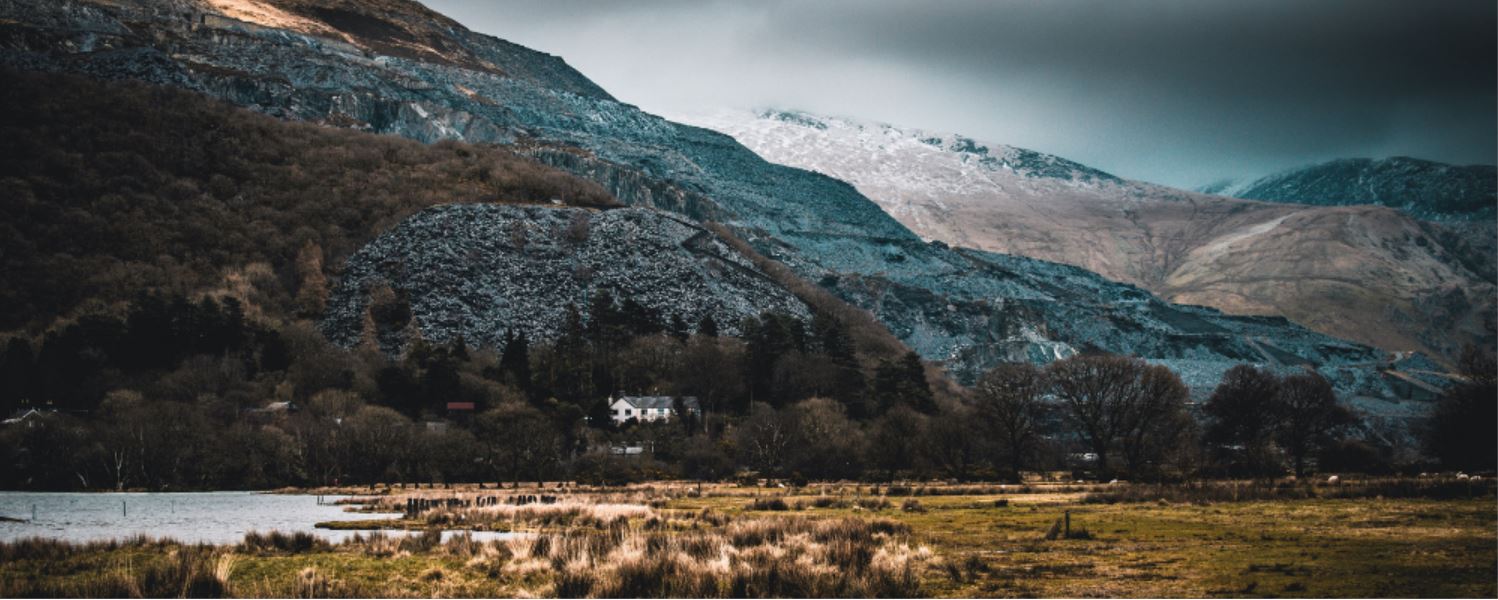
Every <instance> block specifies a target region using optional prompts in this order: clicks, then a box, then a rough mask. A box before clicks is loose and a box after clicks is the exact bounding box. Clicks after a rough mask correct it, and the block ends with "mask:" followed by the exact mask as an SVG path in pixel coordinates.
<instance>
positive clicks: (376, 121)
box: [0, 0, 1423, 416]
mask: <svg viewBox="0 0 1498 600" xmlns="http://www.w3.org/2000/svg"><path fill="white" fill-rule="evenodd" d="M328 7H331V8H332V9H334V10H336V11H338V12H332V13H330V12H328V11H327V10H324V9H327V8H328ZM0 40H3V42H4V43H3V44H0V48H3V50H0V65H3V66H5V67H8V68H12V69H18V70H26V71H56V72H68V73H77V74H83V75H87V76H90V77H96V78H104V79H133V80H140V81H145V82H148V83H153V84H157V85H165V86H171V87H177V88H184V89H188V90H193V91H197V92H201V93H204V94H206V95H208V96H211V97H215V98H219V99H221V100H224V101H227V102H230V103H233V104H237V105H240V106H244V107H248V108H251V109H253V110H256V111H260V112H263V113H267V114H270V115H274V116H277V117H281V118H284V119H290V120H302V121H310V122H314V123H321V124H325V125H330V126H337V127H346V128H353V129H358V130H363V131H370V132H377V133H388V134H395V135H399V136H403V137H408V138H412V139H415V140H418V141H424V142H432V141H438V140H463V141H467V142H471V143H479V144H497V145H502V146H506V147H508V148H511V149H513V151H515V152H517V153H521V154H523V155H525V156H528V157H531V158H534V159H536V160H539V161H541V162H543V163H546V164H548V165H550V166H553V167H556V168H559V169H562V170H564V171H567V172H569V173H572V174H574V175H577V176H581V177H583V178H585V179H589V180H591V181H594V182H597V183H598V184H600V185H602V186H603V187H604V188H606V189H607V190H608V191H609V192H610V193H612V194H613V196H614V197H616V198H617V199H618V200H620V201H622V202H624V203H625V204H628V205H631V206H634V207H641V208H653V209H657V210H664V211H669V212H673V213H677V214H678V215H681V216H683V217H685V218H687V219H689V220H691V221H694V222H697V223H702V224H704V225H706V226H707V227H708V228H709V229H713V230H714V231H717V230H718V229H720V228H721V230H722V232H723V236H720V238H722V239H723V240H724V241H725V243H730V244H734V245H735V246H736V247H737V246H738V245H742V246H743V247H744V248H745V251H744V252H740V254H743V255H745V256H746V257H748V256H749V255H748V254H747V253H748V252H752V253H754V254H756V255H759V256H754V257H750V258H753V259H755V260H756V261H760V262H764V263H765V264H772V263H774V264H777V265H781V266H783V268H785V269H788V270H789V271H790V272H791V273H793V274H794V275H795V276H798V277H799V278H800V279H802V280H805V281H808V282H812V283H814V284H816V285H817V286H819V287H820V288H821V290H823V291H824V292H827V293H830V294H832V295H835V296H837V297H839V298H841V299H843V300H845V301H847V302H849V303H851V304H853V305H855V306H857V307H860V308H862V309H864V310H867V311H869V312H870V313H871V314H872V315H873V316H874V317H876V318H877V319H878V320H879V321H880V322H882V323H883V324H884V325H885V326H886V327H888V329H889V330H890V331H891V332H892V333H894V334H895V336H897V337H898V338H899V339H900V340H902V341H903V342H904V343H905V344H907V345H909V346H910V347H911V348H912V349H914V350H916V351H917V352H919V353H920V354H921V355H922V356H924V357H926V358H928V359H931V360H934V361H939V362H941V363H942V364H944V365H945V366H946V367H947V368H948V369H949V371H950V372H951V373H953V374H954V375H956V376H957V377H958V378H959V379H962V380H964V381H971V380H972V379H973V378H974V377H975V376H976V375H977V373H979V372H981V371H982V370H983V369H985V368H987V367H989V366H991V365H993V364H995V363H997V362H999V361H1002V360H1015V359H1029V360H1036V361H1044V360H1049V359H1052V358H1055V357H1057V356H1065V355H1069V354H1071V353H1077V352H1099V351H1102V352H1123V353H1134V354H1138V355H1140V356H1142V357H1145V358H1147V359H1150V360H1153V361H1157V362H1163V363H1167V364H1172V365H1173V366H1176V367H1177V368H1178V369H1180V370H1182V371H1183V374H1184V375H1185V376H1186V377H1187V379H1188V381H1189V383H1190V384H1191V385H1192V386H1193V387H1194V388H1195V389H1196V390H1198V392H1200V391H1201V390H1204V389H1210V387H1211V386H1212V385H1214V384H1215V383H1216V381H1217V378H1218V377H1219V376H1220V374H1221V373H1222V372H1223V370H1225V369H1226V368H1227V367H1228V366H1230V365H1232V364H1236V363H1240V362H1261V363H1267V364H1271V365H1277V366H1281V367H1284V368H1301V367H1311V368H1316V369H1318V370H1320V371H1321V372H1323V373H1325V374H1327V375H1328V376H1329V377H1330V378H1331V379H1333V380H1334V381H1335V382H1336V383H1337V385H1338V389H1339V390H1341V391H1342V392H1343V395H1344V397H1345V398H1348V399H1349V400H1350V401H1353V402H1355V403H1358V404H1359V405H1360V406H1364V407H1365V411H1366V412H1367V413H1369V414H1372V415H1387V416H1408V415H1411V414H1418V413H1419V412H1420V411H1421V410H1423V409H1422V408H1421V407H1422V406H1423V404H1422V403H1409V402H1403V401H1401V398H1403V397H1406V396H1407V393H1406V392H1405V391H1402V390H1406V389H1407V387H1408V384H1407V383H1405V379H1403V375H1400V376H1395V375H1394V374H1393V372H1394V371H1396V370H1397V369H1400V368H1402V367H1403V366H1404V365H1405V364H1406V363H1403V362H1388V357H1387V356H1386V355H1385V354H1384V353H1383V352H1380V351H1378V350H1376V349H1373V348H1370V347H1367V346H1363V345H1360V344H1356V343H1350V342H1346V341H1343V340H1340V339H1336V338H1334V337H1330V336H1326V335H1322V334H1318V333H1315V332H1312V331H1309V330H1306V329H1304V328H1302V327H1299V326H1297V325H1294V324H1292V323H1290V322H1287V321H1284V320H1283V319H1276V318H1262V317H1234V316H1228V315H1224V314H1221V313H1219V312H1217V311H1215V310H1212V309H1208V308H1201V307H1192V306H1179V305H1172V304H1169V303H1167V302H1165V301H1162V300H1161V299H1159V298H1157V297H1155V296H1153V295H1151V294H1150V293H1148V292H1146V291H1145V290H1142V289H1140V288H1138V287H1135V286H1132V285H1127V284H1119V283H1115V282H1112V281H1109V280H1107V279H1104V278H1102V277H1099V276H1097V275H1095V274H1093V273H1089V272H1087V271H1084V270H1082V269H1078V268H1075V267H1068V266H1064V265H1059V264H1054V263H1050V262H1045V261H1040V260H1034V259H1028V258H1022V257H1016V256H1006V255H1002V254H995V253H992V252H985V251H980V250H966V249H954V248H951V247H949V246H948V245H947V244H943V243H937V242H929V243H928V242H927V241H926V240H923V239H921V237H919V236H917V235H916V234H915V233H913V232H911V230H910V229H908V228H907V227H906V226H905V225H902V224H901V223H900V222H899V221H897V220H895V219H893V218H891V217H890V216H889V215H888V214H886V213H885V212H884V211H883V210H882V209H881V208H880V207H879V205H877V204H875V203H874V202H872V201H870V200H869V199H868V198H867V197H866V196H864V195H863V194H862V193H860V192H859V191H858V190H857V189H855V188H854V187H853V186H852V185H849V184H848V183H845V182H843V181H839V180H837V179H834V178H832V177H828V176H826V175H821V174H817V173H812V172H809V171H805V170H802V169H798V168H794V167H788V166H782V165H777V164H774V163H771V162H768V161H766V160H765V159H763V158H761V157H760V156H758V155H756V154H755V153H754V152H752V151H751V150H750V149H748V148H746V147H744V146H743V145H741V144H740V143H738V142H737V141H735V140H734V139H733V138H731V137H729V136H727V135H723V134H721V133H717V132H714V131H710V130H707V129H703V128H699V127H692V126H687V125H682V124H678V123H673V122H671V121H667V120H665V119H662V118H660V117H657V116H654V115H650V114H647V113H645V112H643V111H640V110H639V109H638V108H636V107H633V106H630V105H628V104H624V103H621V102H618V101H617V100H615V99H613V98H611V97H609V96H608V95H607V94H606V93H603V92H602V91H601V90H597V88H596V86H594V85H592V84H591V83H587V79H586V78H585V77H584V76H582V75H581V74H579V73H577V72H575V71H573V70H571V69H570V68H568V67H566V66H565V63H563V62H562V61H561V60H560V59H557V58H555V57H550V56H548V55H545V54H543V53H540V52H535V51H531V50H528V49H524V48H520V47H518V46H515V45H513V44H509V43H508V42H504V41H502V40H498V39H495V38H492V37H489V36H484V35H480V34H476V33H473V32H471V31H468V30H466V29H463V28H462V27H461V26H458V25H456V24H453V23H451V22H450V21H447V20H443V19H438V18H436V17H433V16H432V15H431V13H430V12H429V11H427V10H426V9H425V8H424V7H421V6H419V5H417V4H415V3H411V2H400V1H394V0H388V1H381V2H354V1H352V0H348V1H335V2H318V3H307V2H299V1H293V0H274V1H269V0H259V1H257V0H235V1H233V2H229V1H227V0H213V1H212V2H192V1H188V0H111V1H108V2H105V1H102V0H100V1H98V2H89V1H84V0H70V1H61V2H47V3H40V4H38V3H30V2H16V1H15V0H0ZM1052 166H1053V167H1054V169H1055V170H1056V171H1057V172H1059V171H1061V170H1067V169H1071V167H1067V166H1064V165H1061V166H1057V165H1052ZM1034 168H1036V169H1041V168H1042V165H1040V164H1039V163H1035V164H1034ZM1091 177H1092V178H1093V180H1096V181H1097V182H1098V183H1097V185H1104V184H1108V185H1111V184H1112V183H1111V181H1103V175H1101V174H1095V175H1092V176H1091ZM1182 194H1183V195H1184V196H1190V195H1189V194H1185V193H1182ZM346 202H348V203H350V210H352V211H355V212H357V210H358V205H359V202H360V199H359V198H357V197H351V198H347V199H346ZM1383 210H1385V212H1389V213H1392V211H1388V210H1387V209H1383ZM444 214H448V213H445V212H441V211H439V212H436V213H418V214H416V215H415V216H412V217H409V219H410V220H408V221H407V222H405V223H404V224H402V225H397V226H395V227H394V228H393V229H391V230H389V231H390V232H392V233H391V235H394V236H396V237H394V238H384V241H379V240H377V241H375V242H374V245H372V246H369V247H368V248H364V249H361V250H359V251H356V252H355V257H354V258H351V259H350V261H349V262H348V263H346V264H345V265H343V271H342V272H341V273H338V275H339V276H340V277H341V278H344V279H349V280H350V281H357V280H358V279H359V278H360V277H362V276H363V275H361V274H364V273H369V272H371V271H379V272H380V273H381V275H380V277H381V278H382V279H384V280H385V281H386V282H387V283H389V284H390V287H391V288H392V289H391V290H390V292H391V293H393V294H395V295H397V296H400V295H405V296H406V297H409V298H415V299H416V300H415V301H413V302H412V305H413V314H412V316H411V322H412V323H413V324H414V326H415V328H416V329H417V330H418V332H419V333H420V334H422V335H423V336H431V338H432V339H434V340H441V339H442V337H441V336H449V335H462V336H464V338H465V339H484V338H485V336H492V335H493V334H494V331H495V328H496V327H498V326H500V323H499V321H500V320H506V319H508V317H506V316H505V314H506V313H503V312H490V309H489V308H487V307H486V306H484V305H485V304H492V303H496V302H498V301H499V300H500V299H499V298H495V297H493V296H488V295H485V294H484V293H481V292H484V291H485V290H486V289H491V288H492V289H495V290H499V289H506V288H499V287H497V286H498V282H495V286H484V285H482V282H479V283H473V282H469V280H468V279H467V278H466V277H467V275H469V274H472V273H473V272H474V269H477V268H481V267H479V266H477V265H475V264H474V263H473V260H474V259H472V258H470V257H474V256H477V257H486V256H494V252H496V251H497V250H496V249H495V248H497V247H492V246H485V244H488V243H490V242H488V241H486V240H487V238H486V237H484V236H483V235H478V234H474V235H470V234H468V233H464V234H461V235H455V237H454V238H453V239H452V240H450V241H451V242H452V243H451V244H446V241H444V242H443V245H441V246H439V247H438V248H428V247H427V245H428V244H427V242H431V243H433V244H435V243H437V242H438V240H439V238H442V237H443V235H445V232H446V231H447V230H444V229H441V228H440V227H439V228H437V229H431V228H430V227H431V225H432V223H433V222H434V221H433V220H440V219H438V217H440V216H441V215H444ZM433 215H437V216H433ZM506 218H509V217H505V216H504V215H500V216H499V217H497V219H499V220H503V219H506ZM536 218H540V217H539V216H538V217H536ZM481 222H488V217H485V218H484V219H482V220H481ZM663 225H665V224H663ZM454 226H456V224H454ZM476 226H483V227H489V225H476ZM666 226H668V227H673V228H674V227H675V226H669V225H666ZM668 237H669V236H668ZM406 239H409V240H412V241H409V242H408V241H401V240H406ZM672 239H674V238H672ZM672 253H673V255H675V254H676V253H677V251H676V250H672ZM387 255H388V256H389V257H390V258H391V259H392V260H394V261H401V260H411V261H412V264H420V265H421V267H422V269H423V271H424V272H422V273H412V272H410V271H407V272H406V273H405V274H404V275H402V274H401V273H400V272H399V271H389V270H388V269H390V268H393V267H385V266H379V265H376V264H374V263H365V262H363V261H364V260H365V259H364V258H360V257H369V256H376V257H378V256H387ZM642 260H643V261H645V262H642V263H640V264H638V265H637V266H636V267H634V268H636V269H639V270H648V269H651V268H655V267H654V265H653V263H651V262H650V260H651V259H650V256H648V255H642ZM673 260H681V261H687V260H688V257H687V256H685V255H681V256H678V257H677V258H676V259H673ZM681 264H682V266H683V268H685V266H686V263H685V262H683V263H681ZM756 264H758V263H756ZM548 268H550V267H548ZM776 268H777V269H778V268H781V267H779V266H777V267H776ZM425 271H430V272H431V273H427V272H425ZM386 273H388V275H386ZM439 276H440V281H442V282H449V283H451V284H452V285H454V286H456V287H455V288H454V289H453V290H447V289H442V288H439V287H435V284H434V283H433V281H434V279H433V278H438V277H439ZM338 285H339V286H343V285H344V282H343V281H341V280H340V281H339V282H338ZM703 285H706V284H705V283H704V284H703ZM470 286H472V287H470ZM620 286H621V288H622V289H623V291H626V292H636V291H638V290H633V289H630V288H628V287H626V286H625V284H624V283H620ZM358 287H359V286H355V287H354V288H353V289H354V290H355V291H354V292H353V293H354V294H356V295H357V293H360V292H361V291H362V292H363V293H369V294H373V293H375V292H378V291H380V290H379V289H378V288H379V287H380V286H378V285H376V286H370V287H374V288H376V289H374V290H370V289H364V290H359V289H358ZM338 289H344V290H347V289H349V288H347V287H343V288H338ZM339 293H340V294H344V293H348V292H346V291H344V292H339ZM449 293H450V295H449ZM518 293H522V294H523V293H528V292H526V291H524V290H523V289H522V290H520V291H519V292H518ZM439 295H440V296H439ZM567 295H570V294H567ZM423 297H427V298H428V299H429V300H430V301H427V300H422V299H421V298H423ZM371 299H373V298H371ZM371 299H365V300H362V301H363V302H368V301H370V300H371ZM502 299H503V300H505V301H509V300H512V298H509V297H504V298H502ZM359 302H361V300H359V299H358V298H357V297H355V298H354V299H352V300H349V299H346V298H344V297H343V296H339V299H338V300H336V301H334V302H333V303H332V305H333V306H334V307H335V309H334V312H333V313H331V314H328V315H325V319H324V321H323V326H324V328H325V330H326V331H329V336H330V337H332V338H334V339H340V340H344V341H346V342H352V340H353V339H355V338H356V337H358V336H362V335H363V329H362V328H361V331H360V333H358V334H355V333H354V332H353V327H354V325H353V324H352V322H351V321H350V320H348V319H346V318H344V317H343V316H340V315H341V314H342V313H341V311H342V309H340V308H336V307H340V306H345V305H346V303H351V304H347V305H357V304H358V303H359ZM443 303H457V304H461V305H462V306H460V307H449V306H446V305H445V304H443ZM520 324H525V322H523V321H521V322H515V321H507V322H506V323H504V325H505V326H514V325H520ZM536 326H537V327H544V325H540V324H537V325H536ZM528 333H531V332H528ZM534 333H536V334H538V335H539V334H542V333H544V331H536V332H534ZM1386 371H1388V372H1386ZM1410 376H1411V377H1413V375H1410Z"/></svg>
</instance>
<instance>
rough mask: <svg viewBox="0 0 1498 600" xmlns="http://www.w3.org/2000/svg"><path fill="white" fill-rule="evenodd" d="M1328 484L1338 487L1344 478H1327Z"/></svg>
mask: <svg viewBox="0 0 1498 600" xmlns="http://www.w3.org/2000/svg"><path fill="white" fill-rule="evenodd" d="M1326 482H1327V483H1328V484H1331V485H1338V484H1341V483H1342V478H1341V477H1338V476H1336V475H1332V476H1331V477H1327V478H1326Z"/></svg>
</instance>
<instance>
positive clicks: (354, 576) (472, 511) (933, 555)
mask: <svg viewBox="0 0 1498 600" xmlns="http://www.w3.org/2000/svg"><path fill="white" fill-rule="evenodd" d="M1125 485H1126V484H1125ZM1358 485H1359V484H1357V483H1356V482H1349V483H1348V484H1347V485H1345V486H1338V487H1325V486H1304V485H1302V486H1285V487H1282V488H1256V489H1258V492H1256V493H1239V492H1238V491H1237V490H1238V488H1237V487H1231V488H1223V487H1221V486H1210V488H1203V489H1194V490H1186V491H1182V490H1181V489H1172V488H1144V487H1142V486H1141V487H1137V488H1131V489H1130V490H1129V492H1128V493H1123V494H1119V493H1116V492H1118V490H1119V486H1059V485H1058V486H1042V485H1037V486H1026V487H1018V486H1010V487H999V486H938V485H932V486H924V487H918V488H904V489H902V488H895V489H889V488H879V489H878V490H877V491H876V490H875V489H874V488H871V487H869V486H853V485H827V486H811V487H808V488H801V489H795V490H786V489H780V488H763V487H759V488H757V487H737V486H728V485H709V486H704V487H703V488H702V489H701V491H700V492H699V491H698V489H697V488H696V487H694V486H689V485H682V484H674V485H673V484H656V485H645V486H635V487H631V488H627V489H610V490H593V489H578V488H572V489H567V490H561V491H558V490H553V489H548V490H542V491H539V492H538V491H537V490H534V489H531V490H527V489H525V488H522V489H521V490H520V493H525V494H548V495H555V496H556V498H554V502H552V503H530V504H523V505H516V504H508V503H505V499H506V498H508V497H509V496H510V495H512V494H515V493H516V492H514V491H512V490H508V489H506V490H502V491H496V490H493V489H488V490H482V491H480V490H477V489H473V488H466V489H460V490H446V489H439V490H425V489H423V490H419V491H411V490H391V491H389V492H388V493H386V492H385V491H384V490H381V491H380V493H379V494H378V495H375V496H372V497H371V498H370V500H371V501H372V502H375V503H377V504H380V505H385V506H390V507H394V506H403V505H404V504H405V499H406V498H407V497H408V496H411V495H420V496H425V497H428V498H440V499H446V498H454V497H456V498H460V499H462V498H469V499H471V498H476V497H479V496H484V497H490V498H500V499H501V502H500V503H499V504H497V505H484V503H482V502H475V503H473V504H474V506H456V507H445V508H439V509H432V510H427V511H424V512H422V513H421V514H420V515H415V516H413V517H412V518H407V519H397V520H393V521H392V522H391V523H389V525H390V526H392V527H405V528H412V529H429V528H434V527H443V528H477V529H490V530H515V531H523V532H526V534H525V535H523V536H521V537H519V538H517V539H513V540H509V541H507V542H494V543H480V542H475V541H472V540H469V539H465V538H462V537H459V538H457V539H455V540H450V541H448V542H445V543H444V542H441V540H440V538H439V536H436V535H433V534H428V535H414V536H411V537H408V538H397V537H392V536H380V535H375V536H371V537H364V538H361V539H359V540H357V541H353V542H349V543H346V544H343V545H339V546H329V545H327V544H325V543H321V542H318V541H315V540H313V539H310V538H308V537H305V536H301V537H298V536H257V537H254V538H251V539H247V540H246V542H245V543H243V544H240V545H239V546H237V547H209V546H182V545H178V544H172V543H159V542H147V541H142V540H135V541H127V542H124V543H117V544H94V545H83V546H70V545H66V544H60V543H54V542H40V541H38V542H21V543H15V544H7V545H3V546H0V596H27V595H50V596H57V595H66V596H103V595H111V596H142V595H144V596H152V595H155V596H182V595H195V596H205V595H206V596H213V595H235V596H294V597H309V596H369V595H372V596H418V597H430V596H556V595H561V596H609V597H620V596H622V597H642V596H644V597H649V596H662V595H676V596H734V597H738V596H776V595H781V596H784V595H812V596H907V595H918V596H979V597H1013V596H1041V597H1051V596H1063V597H1088V596H1136V597H1137V596H1163V597H1180V596H1188V597H1196V596H1230V597H1303V596H1332V597H1363V596H1374V597H1380V596H1384V597H1387V596H1398V597H1494V596H1495V595H1498V574H1495V573H1498V507H1495V498H1494V496H1493V492H1492V487H1491V486H1490V485H1480V486H1470V485H1466V484H1463V485H1462V486H1460V487H1453V486H1450V485H1446V486H1445V487H1441V484H1434V483H1426V482H1410V481H1403V482H1392V483H1390V482H1384V483H1380V484H1377V485H1371V484H1370V485H1367V486H1364V487H1361V488H1360V487H1357V486H1358ZM1224 489H1227V490H1228V492H1224ZM1245 489H1246V488H1245ZM325 491H332V490H325ZM365 492H366V493H367V492H368V491H367V490H365ZM1151 496H1155V497H1157V499H1155V500H1147V498H1149V497H1151ZM1159 497H1170V498H1173V500H1164V499H1158V498H1159ZM1233 497H1237V498H1239V500H1236V501H1235V500H1232V499H1231V498H1233ZM1209 498H1210V500H1208V499H1209ZM1224 498H1227V499H1224ZM1120 500H1123V501H1120ZM1068 512H1069V513H1070V518H1071V529H1070V536H1069V537H1068V536H1067V533H1066V531H1065V527H1064V526H1062V525H1058V522H1064V519H1063V518H1064V516H1065V515H1066V514H1067V513H1068ZM1053 530H1054V531H1053ZM1048 534H1050V535H1048ZM1048 537H1049V538H1051V539H1047V538H1048Z"/></svg>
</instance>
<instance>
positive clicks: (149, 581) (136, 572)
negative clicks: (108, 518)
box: [0, 537, 235, 598]
mask: <svg viewBox="0 0 1498 600" xmlns="http://www.w3.org/2000/svg"><path fill="white" fill-rule="evenodd" d="M78 555H89V556H105V557H108V559H106V560H104V561H100V562H101V563H102V564H99V565H97V566H96V568H93V569H88V570H84V571H81V572H73V573H67V574H66V575H68V576H59V577H23V578H14V577H3V578H0V597H7V598H14V597H23V596H25V597H73V598H223V597H227V596H229V595H231V594H230V590H229V578H230V577H231V576H232V574H233V570H234V565H235V559H234V555H233V554H232V553H230V552H228V551H227V550H226V549H224V548H220V547H215V546H209V545H203V544H197V545H184V544H181V543H178V542H176V541H173V540H169V539H162V540H155V539H151V538H146V537H136V538H130V539H127V540H124V541H117V542H115V541H111V542H89V543H82V544H73V543H69V542H64V541H58V540H44V539H23V540H18V541H15V542H9V543H0V562H3V563H4V564H6V565H35V566H38V567H39V568H46V567H48V566H53V565H57V564H59V563H62V562H64V561H67V560H68V559H71V558H73V557H75V556H78ZM39 570H40V569H39ZM40 574H46V573H40Z"/></svg>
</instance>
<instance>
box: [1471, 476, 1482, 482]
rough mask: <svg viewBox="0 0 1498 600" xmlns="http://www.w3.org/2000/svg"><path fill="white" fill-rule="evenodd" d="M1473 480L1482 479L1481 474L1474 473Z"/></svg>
mask: <svg viewBox="0 0 1498 600" xmlns="http://www.w3.org/2000/svg"><path fill="white" fill-rule="evenodd" d="M1471 480H1472V481H1482V476H1481V475H1473V476H1472V479H1471Z"/></svg>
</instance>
